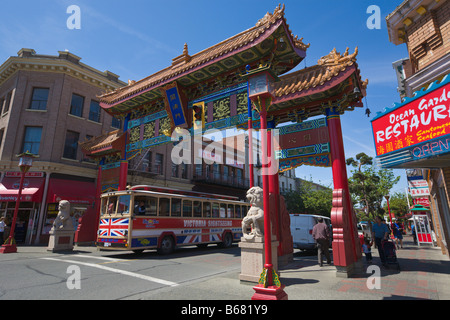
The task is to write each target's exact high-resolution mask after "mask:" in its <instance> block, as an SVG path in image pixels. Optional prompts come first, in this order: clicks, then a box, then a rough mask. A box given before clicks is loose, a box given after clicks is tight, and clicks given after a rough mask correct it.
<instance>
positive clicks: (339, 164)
mask: <svg viewBox="0 0 450 320" xmlns="http://www.w3.org/2000/svg"><path fill="white" fill-rule="evenodd" d="M327 122H328V132H329V135H330V149H331V152H330V153H331V161H332V172H333V184H334V190H339V189H342V190H343V192H344V195H343V199H342V202H343V203H342V204H339V205H338V203H339V202H340V201H339V199H338V200H336V199H333V211H332V215H331V222H332V224H333V259H334V265H335V266H337V267H338V266H341V267H348V266H350V265H351V264H353V263H354V262H356V261H357V260H359V258H360V257H361V250H360V249H358V248H359V242H357V241H356V235H357V234H356V220H355V218H354V215H353V208H352V202H351V198H350V192H349V188H348V178H347V167H346V163H345V152H344V142H343V139H342V128H341V119H340V114H339V111H337V110H336V109H335V108H332V109H328V110H327ZM338 207H339V209H337V208H338Z"/></svg>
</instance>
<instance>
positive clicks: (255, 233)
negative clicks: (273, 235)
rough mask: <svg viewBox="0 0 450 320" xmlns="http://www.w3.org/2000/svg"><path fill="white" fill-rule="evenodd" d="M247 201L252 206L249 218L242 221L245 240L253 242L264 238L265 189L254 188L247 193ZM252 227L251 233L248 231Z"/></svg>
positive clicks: (248, 214) (246, 217)
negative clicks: (254, 239) (252, 240)
mask: <svg viewBox="0 0 450 320" xmlns="http://www.w3.org/2000/svg"><path fill="white" fill-rule="evenodd" d="M247 199H248V200H249V202H250V204H251V205H252V206H251V208H250V210H248V213H247V216H245V218H244V219H243V220H242V233H243V235H244V238H245V239H247V240H251V239H253V238H255V237H264V203H263V189H262V188H260V187H253V188H251V189H249V190H248V191H247ZM250 227H251V232H248V229H249V228H250Z"/></svg>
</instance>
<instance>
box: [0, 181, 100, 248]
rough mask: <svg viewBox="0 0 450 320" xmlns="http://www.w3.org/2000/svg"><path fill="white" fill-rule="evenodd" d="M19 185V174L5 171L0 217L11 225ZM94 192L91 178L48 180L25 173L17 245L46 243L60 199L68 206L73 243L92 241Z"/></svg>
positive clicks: (1, 189) (94, 228)
mask: <svg viewBox="0 0 450 320" xmlns="http://www.w3.org/2000/svg"><path fill="white" fill-rule="evenodd" d="M54 176H56V177H54ZM19 182H20V172H6V173H5V174H4V177H3V179H2V181H1V183H0V210H1V211H0V216H2V217H5V218H6V221H7V224H8V223H11V221H12V218H13V215H14V208H15V204H16V201H17V195H18V190H19ZM95 189H96V185H95V181H94V180H93V179H87V178H81V177H74V176H68V175H65V176H62V175H56V174H50V175H49V176H48V177H47V174H46V173H43V172H29V173H27V175H26V177H25V180H24V188H23V190H22V196H21V199H20V200H21V202H20V206H19V212H18V217H17V223H16V231H15V239H16V242H17V243H18V244H24V245H25V244H26V245H31V244H47V243H48V239H49V231H50V229H51V228H52V226H53V222H54V220H55V218H56V216H57V214H58V203H59V201H61V200H67V201H69V202H70V204H71V216H72V219H73V224H74V227H75V230H76V234H75V242H79V243H90V242H93V241H95V234H96V231H97V225H96V221H97V220H96V213H95V210H94V203H95ZM37 235H39V237H36V236H37Z"/></svg>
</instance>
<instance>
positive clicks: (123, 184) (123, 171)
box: [119, 160, 128, 191]
mask: <svg viewBox="0 0 450 320" xmlns="http://www.w3.org/2000/svg"><path fill="white" fill-rule="evenodd" d="M127 179H128V161H127V160H122V161H121V162H120V178H119V191H122V190H126V189H127Z"/></svg>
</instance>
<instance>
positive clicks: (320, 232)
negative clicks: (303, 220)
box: [312, 218, 331, 266]
mask: <svg viewBox="0 0 450 320" xmlns="http://www.w3.org/2000/svg"><path fill="white" fill-rule="evenodd" d="M312 236H313V239H314V240H315V241H316V244H317V258H318V260H319V265H320V266H322V265H323V259H322V254H325V257H326V258H327V263H328V264H331V258H330V252H329V250H328V248H329V247H330V229H329V228H328V226H327V224H326V223H325V222H324V220H323V218H319V219H318V220H317V223H316V225H315V226H314V228H313V231H312Z"/></svg>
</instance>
